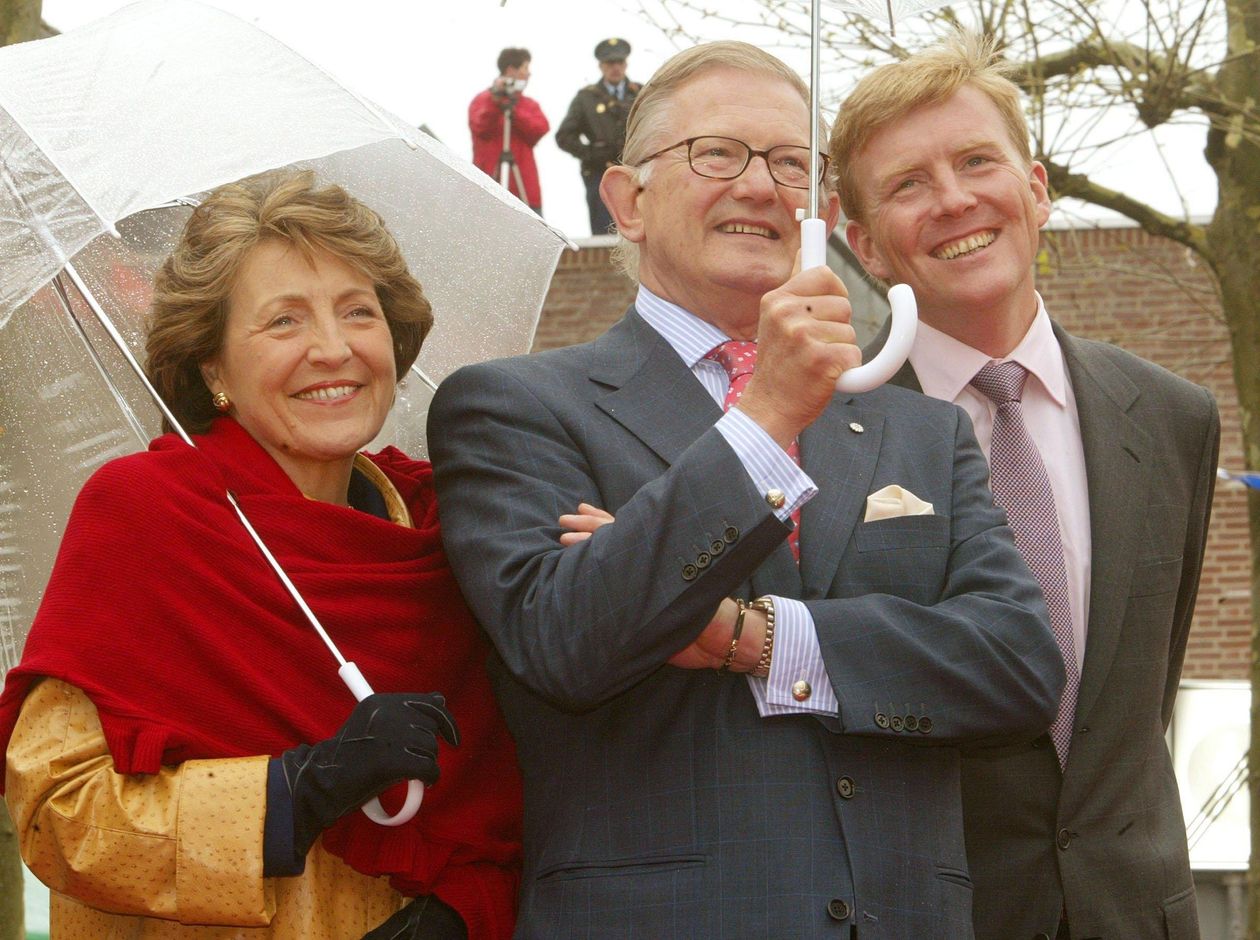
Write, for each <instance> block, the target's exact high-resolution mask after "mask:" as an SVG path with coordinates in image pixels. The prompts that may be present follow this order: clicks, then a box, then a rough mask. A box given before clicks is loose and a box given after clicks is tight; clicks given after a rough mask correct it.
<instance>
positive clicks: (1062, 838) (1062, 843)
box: [1054, 829, 1072, 849]
mask: <svg viewBox="0 0 1260 940" xmlns="http://www.w3.org/2000/svg"><path fill="white" fill-rule="evenodd" d="M1054 841H1055V842H1056V843H1058V845H1059V848H1061V849H1066V848H1067V847H1068V846H1069V845H1071V844H1072V833H1070V832H1068V831H1067V830H1066V829H1060V830H1059V834H1058V835H1057V836H1056V837H1055V840H1054Z"/></svg>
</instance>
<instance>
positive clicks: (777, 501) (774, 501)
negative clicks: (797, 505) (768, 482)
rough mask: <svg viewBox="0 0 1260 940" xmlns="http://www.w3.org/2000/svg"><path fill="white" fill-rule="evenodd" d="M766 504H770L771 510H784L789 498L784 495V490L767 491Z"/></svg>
mask: <svg viewBox="0 0 1260 940" xmlns="http://www.w3.org/2000/svg"><path fill="white" fill-rule="evenodd" d="M766 502H767V503H769V504H770V508H771V509H782V508H783V504H784V503H786V502H787V497H786V496H784V495H783V490H767V491H766Z"/></svg>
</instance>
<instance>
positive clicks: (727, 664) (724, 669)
mask: <svg viewBox="0 0 1260 940" xmlns="http://www.w3.org/2000/svg"><path fill="white" fill-rule="evenodd" d="M735 604H736V605H737V606H738V607H739V613H737V614H736V615H735V632H734V633H733V634H732V635H731V648H730V649H729V650H727V651H726V659H724V660H722V666H721V668H720V669H718V675H719V676H724V675H726V674H727V673H729V672H730V671H731V664H732V663H734V662H735V651H736V650H737V649H739V635H740V634H741V633H743V632H744V614H746V613H747V612H748V602H747V601H742V600H740V599H739V598H738V597H737V598H735Z"/></svg>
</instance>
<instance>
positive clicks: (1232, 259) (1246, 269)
mask: <svg viewBox="0 0 1260 940" xmlns="http://www.w3.org/2000/svg"><path fill="white" fill-rule="evenodd" d="M1226 10H1227V18H1228V44H1229V53H1228V55H1227V56H1226V58H1225V61H1224V63H1223V64H1222V66H1221V69H1220V73H1219V88H1220V91H1221V93H1222V96H1223V97H1224V99H1225V101H1226V102H1228V103H1229V105H1230V110H1231V111H1233V113H1236V114H1238V115H1239V121H1238V122H1237V123H1225V124H1218V125H1217V126H1215V127H1214V128H1213V130H1212V131H1211V132H1209V134H1208V145H1207V151H1206V154H1205V155H1206V157H1207V159H1208V162H1209V163H1211V165H1212V168H1213V169H1214V170H1215V171H1216V177H1217V181H1218V183H1219V186H1220V198H1219V201H1218V202H1217V206H1216V213H1215V215H1214V216H1213V217H1212V222H1211V224H1210V225H1209V226H1208V228H1207V241H1208V245H1209V249H1210V252H1211V258H1210V259H1209V260H1210V261H1211V263H1212V265H1213V267H1214V268H1215V270H1216V277H1217V281H1218V282H1219V284H1220V288H1221V302H1222V308H1223V309H1224V312H1225V320H1226V322H1227V323H1228V324H1229V332H1230V344H1231V346H1232V347H1233V354H1234V384H1235V385H1236V386H1237V388H1238V404H1239V410H1240V412H1241V416H1242V432H1243V451H1244V456H1245V459H1246V462H1247V469H1248V470H1260V269H1258V266H1257V264H1256V259H1257V258H1260V140H1257V134H1256V127H1255V121H1254V119H1253V120H1250V121H1244V120H1243V119H1242V115H1245V114H1247V113H1248V112H1250V111H1251V110H1252V108H1254V98H1255V94H1256V91H1255V90H1256V88H1260V55H1257V54H1256V51H1255V50H1256V49H1257V47H1260V4H1257V3H1256V2H1255V0H1227V3H1226ZM1248 517H1249V527H1250V531H1251V546H1252V550H1251V599H1252V627H1251V749H1250V759H1251V761H1252V764H1251V773H1250V775H1249V777H1248V792H1249V795H1250V798H1251V867H1250V870H1249V872H1248V875H1247V887H1248V891H1247V895H1248V912H1247V937H1248V938H1250V940H1260V776H1258V775H1257V773H1256V768H1257V763H1256V761H1258V760H1260V493H1257V491H1256V490H1250V491H1249V501H1248Z"/></svg>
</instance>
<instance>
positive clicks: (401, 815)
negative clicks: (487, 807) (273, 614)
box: [337, 662, 424, 826]
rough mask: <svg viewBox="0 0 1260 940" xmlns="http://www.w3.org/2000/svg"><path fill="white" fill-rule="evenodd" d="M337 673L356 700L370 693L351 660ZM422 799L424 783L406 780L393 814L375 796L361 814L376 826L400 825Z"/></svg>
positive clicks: (409, 816) (412, 816) (409, 820)
mask: <svg viewBox="0 0 1260 940" xmlns="http://www.w3.org/2000/svg"><path fill="white" fill-rule="evenodd" d="M337 675H339V676H341V681H342V682H344V683H345V684H346V687H347V688H348V689H349V690H350V691H351V692H352V693H353V694H354V698H355V700H356V701H359V702H361V701H363V700H364V699H365V698H367V697H368V696H369V695H371V694H372V687H371V686H370V685H368V681H367V679H365V678H363V673H361V672H360V671H359V667H358V666H356V665H355V664H354V663H352V662H346V663H345V664H344V665H343V666H342V667H341V668H340V669H338V670H337ZM423 800H424V783H423V782H421V781H419V780H408V781H407V799H406V801H405V802H404V803H403V806H402V809H400V810H399V811H398V812H397V813H395V814H394V815H393V816H391V815H389V813H387V812H385V807H383V806H382V805H381V801H380V800H379V799H377V798H376V797H372V799H370V800H368V801H367V802H366V803H364V804H363V814H364V815H365V816H367V818H368V819H370V820H372V822H374V823H376V824H377V825H378V826H401V825H402V824H403V823H407V822H411V820H412V819H413V818H414V817H415V815H416V813H417V812H419V810H420V803H421V802H422V801H423Z"/></svg>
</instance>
